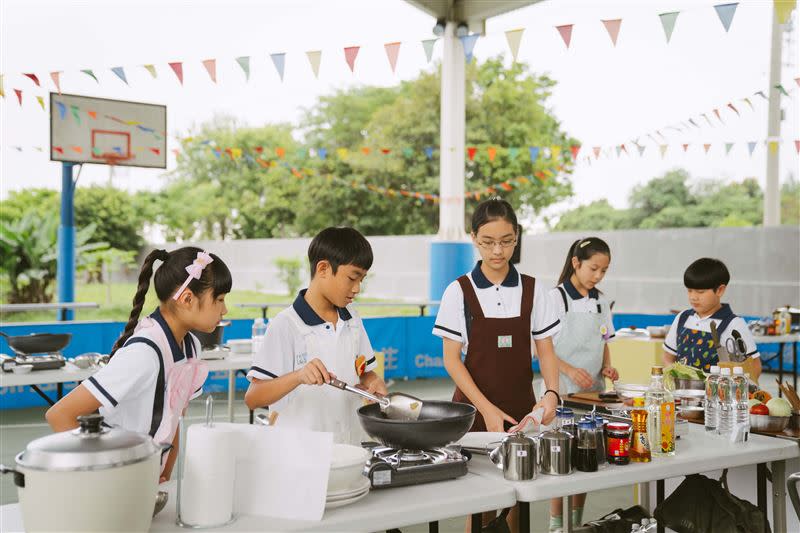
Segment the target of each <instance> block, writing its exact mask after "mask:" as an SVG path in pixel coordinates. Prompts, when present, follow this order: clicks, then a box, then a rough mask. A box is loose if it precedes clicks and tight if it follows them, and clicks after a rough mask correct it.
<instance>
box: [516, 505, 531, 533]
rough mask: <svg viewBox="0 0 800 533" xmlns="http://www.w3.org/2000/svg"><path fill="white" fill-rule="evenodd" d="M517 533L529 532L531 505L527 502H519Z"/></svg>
mask: <svg viewBox="0 0 800 533" xmlns="http://www.w3.org/2000/svg"><path fill="white" fill-rule="evenodd" d="M517 505H519V532H520V533H530V531H531V504H530V503H529V502H519V503H518V504H517Z"/></svg>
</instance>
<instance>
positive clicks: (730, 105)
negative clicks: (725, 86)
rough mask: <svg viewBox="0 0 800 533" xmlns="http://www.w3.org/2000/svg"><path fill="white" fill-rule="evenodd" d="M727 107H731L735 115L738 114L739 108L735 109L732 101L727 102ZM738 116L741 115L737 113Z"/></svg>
mask: <svg viewBox="0 0 800 533" xmlns="http://www.w3.org/2000/svg"><path fill="white" fill-rule="evenodd" d="M728 107H729V108H731V109H733V112H734V113H736V114H737V115H739V110H738V109H736V108H735V107H734V106H733V104H732V103H730V102H728ZM739 116H741V115H739Z"/></svg>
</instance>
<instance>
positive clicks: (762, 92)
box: [753, 91, 769, 100]
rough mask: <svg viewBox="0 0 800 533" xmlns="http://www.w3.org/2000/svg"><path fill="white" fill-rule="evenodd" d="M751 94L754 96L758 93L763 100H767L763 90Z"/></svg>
mask: <svg viewBox="0 0 800 533" xmlns="http://www.w3.org/2000/svg"><path fill="white" fill-rule="evenodd" d="M753 95H754V96H755V95H758V96H760V97H761V98H763V99H764V100H769V98H767V95H766V94H764V91H756V92H754V93H753Z"/></svg>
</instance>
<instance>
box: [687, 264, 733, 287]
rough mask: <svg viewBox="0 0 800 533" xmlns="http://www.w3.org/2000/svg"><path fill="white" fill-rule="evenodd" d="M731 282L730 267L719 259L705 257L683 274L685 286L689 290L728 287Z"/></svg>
mask: <svg viewBox="0 0 800 533" xmlns="http://www.w3.org/2000/svg"><path fill="white" fill-rule="evenodd" d="M730 280H731V274H730V272H728V267H726V266H725V263H723V262H722V261H720V260H719V259H712V258H710V257H703V258H702V259H698V260H697V261H695V262H694V263H692V264H691V265H689V268H687V269H686V272H684V273H683V284H684V285H685V286H686V288H687V289H697V290H703V289H713V290H717V289H718V288H719V287H720V285H727V284H728V282H730Z"/></svg>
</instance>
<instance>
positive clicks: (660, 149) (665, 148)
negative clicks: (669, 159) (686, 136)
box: [658, 144, 669, 159]
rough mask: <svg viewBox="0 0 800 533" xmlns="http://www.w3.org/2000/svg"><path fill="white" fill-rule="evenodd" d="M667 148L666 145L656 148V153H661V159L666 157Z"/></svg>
mask: <svg viewBox="0 0 800 533" xmlns="http://www.w3.org/2000/svg"><path fill="white" fill-rule="evenodd" d="M667 148H669V145H668V144H662V145H660V146H659V147H658V151H659V152H661V159H664V156H665V155H667Z"/></svg>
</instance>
